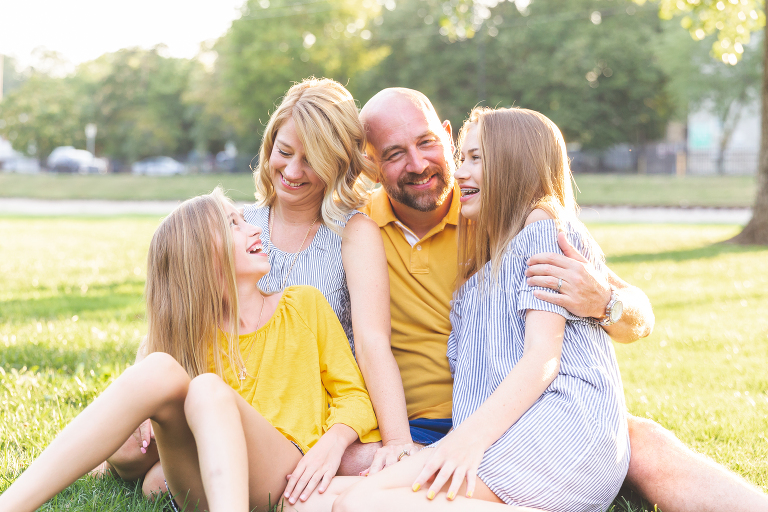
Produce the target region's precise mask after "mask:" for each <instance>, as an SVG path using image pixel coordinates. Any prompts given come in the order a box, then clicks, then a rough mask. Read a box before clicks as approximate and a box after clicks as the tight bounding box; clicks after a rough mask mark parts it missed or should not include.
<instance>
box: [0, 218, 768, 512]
mask: <svg viewBox="0 0 768 512" xmlns="http://www.w3.org/2000/svg"><path fill="white" fill-rule="evenodd" d="M158 222H159V219H154V218H148V217H133V218H131V217H123V218H110V219H76V218H69V219H68V218H29V219H24V218H10V217H6V218H0V491H2V490H4V489H5V488H6V487H7V486H8V485H9V483H10V482H11V481H13V480H14V479H15V478H16V477H17V476H18V474H19V473H20V472H21V471H22V469H23V468H24V467H26V466H27V465H28V464H29V463H30V461H31V460H32V459H34V457H36V456H37V455H38V454H39V453H40V451H41V450H42V449H43V448H44V447H45V446H46V445H47V444H48V443H49V442H50V441H51V439H52V438H53V437H54V436H55V435H56V433H57V432H58V431H59V430H60V429H62V428H63V427H64V425H66V424H67V422H68V421H70V420H71V419H72V418H73V417H74V415H76V414H77V413H78V412H79V411H80V410H82V408H83V407H84V406H85V405H86V404H87V403H89V402H90V401H92V400H93V398H94V397H95V396H96V395H97V394H98V393H99V392H100V391H101V390H103V389H104V388H105V387H106V386H107V385H108V384H109V383H110V382H111V381H112V380H113V379H115V378H116V377H117V376H118V375H119V374H120V372H122V371H123V370H124V369H125V368H126V366H127V365H128V364H130V363H131V361H132V360H133V357H134V353H135V350H136V347H137V343H138V341H139V339H140V337H141V336H142V334H143V333H144V331H145V322H144V318H143V303H142V292H143V283H144V279H145V273H146V263H145V260H146V251H147V247H148V244H149V240H150V237H151V235H152V232H153V231H154V229H155V227H156V226H157V224H158ZM590 227H591V230H592V232H593V234H594V235H595V237H596V238H597V240H598V241H599V242H600V243H601V245H602V247H603V249H604V250H605V252H606V254H608V255H609V264H610V265H611V267H612V268H613V269H614V270H615V271H616V272H617V273H618V274H619V275H621V276H622V277H624V278H626V279H627V280H628V281H630V282H632V283H635V284H637V285H639V286H640V287H642V288H643V289H644V290H645V291H646V292H647V294H648V295H649V297H650V298H651V301H652V302H653V304H654V307H655V312H656V329H655V331H654V333H653V334H652V335H651V336H650V337H649V338H648V339H646V340H642V341H640V342H637V343H635V344H632V345H626V346H625V345H617V346H616V353H617V356H618V358H619V363H620V366H621V370H622V376H623V378H624V387H625V395H626V398H627V405H628V407H629V410H630V411H631V412H632V413H633V414H635V415H638V416H642V417H649V418H652V419H654V420H655V421H657V422H659V423H660V424H661V425H663V426H664V427H666V428H669V429H671V430H672V431H673V432H675V434H677V435H678V436H679V437H680V438H681V439H682V440H683V441H684V442H685V443H686V444H687V445H689V446H691V447H693V448H694V449H696V450H698V451H700V452H702V453H704V454H706V455H708V456H710V457H712V458H713V459H714V460H716V461H717V462H719V463H721V464H724V465H725V466H727V467H729V468H731V469H733V470H734V471H736V472H737V473H739V474H742V475H744V477H745V478H747V479H748V480H749V481H751V482H753V483H755V484H756V485H758V486H760V487H762V488H763V489H764V490H768V440H767V439H766V435H768V432H766V425H768V373H766V370H765V368H766V365H767V364H768V318H767V317H766V315H765V313H764V312H765V311H766V310H768V272H767V271H766V265H765V262H766V261H767V259H768V248H756V247H734V246H729V245H718V244H717V242H718V241H721V240H725V239H728V238H730V237H731V236H733V235H734V234H735V233H736V232H737V230H738V227H735V226H725V227H723V226H716V227H710V226H657V225H654V226H645V225H633V226H617V225H594V226H590ZM160 508H161V507H160V506H159V505H155V504H152V503H150V502H148V501H145V500H144V499H143V498H141V496H140V493H139V492H136V490H135V487H134V486H133V485H132V484H123V483H118V482H116V481H114V480H106V481H96V480H93V479H90V478H85V479H81V480H79V481H78V482H77V483H76V484H75V485H73V486H72V487H70V488H69V489H68V490H67V491H66V492H64V493H62V494H60V495H59V496H58V497H56V498H55V499H54V500H52V501H51V502H49V503H48V504H47V505H46V507H44V508H43V510H65V509H66V510H121V511H122V510H134V511H149V510H160ZM644 510H653V507H650V508H646V507H643V506H642V505H641V504H639V502H637V501H632V502H631V503H629V504H627V503H625V502H624V501H622V500H621V498H620V499H619V500H617V503H616V507H615V511H614V512H640V511H644Z"/></svg>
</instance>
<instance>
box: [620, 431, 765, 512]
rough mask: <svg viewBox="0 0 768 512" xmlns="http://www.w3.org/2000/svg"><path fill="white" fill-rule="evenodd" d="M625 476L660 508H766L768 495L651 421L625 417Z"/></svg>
mask: <svg viewBox="0 0 768 512" xmlns="http://www.w3.org/2000/svg"><path fill="white" fill-rule="evenodd" d="M627 421H628V424H629V440H630V444H631V447H632V456H631V458H630V461H629V473H628V474H627V481H628V482H629V484H630V485H632V486H633V487H634V488H635V489H637V490H638V491H639V492H640V493H641V494H642V495H643V496H644V497H645V498H646V499H647V500H648V501H650V502H651V503H653V504H656V505H658V506H659V508H660V509H661V510H663V511H664V512H716V511H721V510H729V511H731V512H741V511H743V512H748V511H749V512H752V511H755V510H768V496H767V495H766V494H764V493H762V492H761V491H760V490H759V489H758V488H756V487H755V486H753V485H751V484H750V483H748V482H747V481H746V480H744V479H743V478H741V477H740V476H738V475H736V474H735V473H732V472H731V471H729V470H727V469H726V468H724V467H723V466H721V465H719V464H716V463H715V462H714V461H712V460H710V459H708V458H706V457H704V456H703V455H700V454H698V453H695V452H693V451H692V450H690V449H689V448H688V447H686V446H685V445H684V444H683V443H681V442H680V441H679V440H678V439H677V438H676V437H675V436H674V435H673V434H672V433H671V432H669V431H668V430H666V429H664V428H662V427H661V426H660V425H658V424H657V423H654V422H653V421H650V420H646V419H641V418H635V417H632V416H630V417H628V418H627Z"/></svg>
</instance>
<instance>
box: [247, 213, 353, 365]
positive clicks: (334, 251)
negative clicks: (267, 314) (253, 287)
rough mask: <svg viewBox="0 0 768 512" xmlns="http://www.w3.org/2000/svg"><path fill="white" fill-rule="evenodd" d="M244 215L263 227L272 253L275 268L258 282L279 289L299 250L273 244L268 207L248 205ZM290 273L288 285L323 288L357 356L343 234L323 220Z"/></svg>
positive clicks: (266, 245) (270, 289) (267, 288)
mask: <svg viewBox="0 0 768 512" xmlns="http://www.w3.org/2000/svg"><path fill="white" fill-rule="evenodd" d="M358 213H359V214H360V215H363V214H362V213H360V212H358V211H357V210H355V211H353V212H351V213H350V214H349V215H348V216H347V218H346V222H349V219H351V218H352V216H353V215H355V214H358ZM243 215H244V216H245V221H246V222H248V223H249V224H253V225H254V226H258V227H260V228H261V229H262V231H261V242H262V244H263V245H264V249H265V250H266V251H267V252H268V254H269V264H270V265H271V267H272V268H271V269H270V270H269V274H267V275H266V276H264V277H262V278H261V280H260V281H259V287H260V288H261V289H262V290H264V291H265V292H277V291H280V285H281V284H282V283H283V280H284V279H285V274H286V273H287V272H288V270H289V269H290V268H291V263H293V259H294V257H296V253H290V252H284V251H281V250H280V249H278V248H277V247H275V246H274V245H272V241H271V240H270V233H269V207H268V206H258V205H255V204H253V205H248V206H246V207H245V210H244V212H243ZM344 225H346V223H345V224H344ZM342 227H343V226H342ZM290 272H291V273H290V275H289V276H288V280H287V281H286V283H285V288H288V287H289V286H294V285H302V284H304V285H309V286H314V287H315V288H317V289H318V290H320V292H321V293H322V294H323V295H324V296H325V300H327V301H328V303H329V304H330V305H331V308H333V311H334V312H335V313H336V316H337V317H339V322H340V323H341V326H342V327H343V328H344V333H345V334H346V335H347V338H348V339H349V346H350V348H351V349H352V355H354V354H355V340H354V337H353V335H352V312H351V309H350V301H349V289H348V288H347V274H346V273H345V272H344V265H343V264H342V261H341V237H340V236H339V235H337V234H336V233H334V232H333V231H331V230H330V229H329V228H328V226H326V225H325V224H323V223H321V224H320V228H319V229H318V230H317V233H316V234H315V237H314V238H313V239H312V242H311V243H310V244H309V247H307V248H306V249H304V250H303V251H301V252H300V253H299V255H298V257H296V263H295V264H294V265H293V270H291V271H290Z"/></svg>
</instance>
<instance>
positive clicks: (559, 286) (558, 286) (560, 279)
mask: <svg viewBox="0 0 768 512" xmlns="http://www.w3.org/2000/svg"><path fill="white" fill-rule="evenodd" d="M562 286H563V278H562V277H561V278H559V279H558V280H557V289H556V290H555V291H556V292H557V293H560V288H561V287H562Z"/></svg>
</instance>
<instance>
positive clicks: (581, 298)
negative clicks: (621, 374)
mask: <svg viewBox="0 0 768 512" xmlns="http://www.w3.org/2000/svg"><path fill="white" fill-rule="evenodd" d="M557 241H558V244H559V245H560V249H561V250H562V251H563V254H564V255H565V256H563V255H560V254H554V253H543V254H537V255H535V256H533V257H531V258H530V259H529V260H528V270H526V272H525V275H526V276H527V277H528V279H529V281H528V282H529V284H530V286H541V287H545V288H550V289H553V290H557V288H558V283H559V280H560V279H562V285H561V286H560V293H559V294H556V293H548V292H546V291H541V290H537V291H535V292H534V295H535V296H536V298H538V299H541V300H545V301H547V302H551V303H552V304H557V305H559V306H563V307H564V308H565V309H567V310H568V311H570V312H571V313H573V314H574V315H577V316H582V317H594V318H602V317H604V316H605V308H606V306H607V305H608V302H609V301H610V298H611V287H610V285H613V286H614V287H615V288H616V290H617V291H618V292H619V296H620V297H621V301H622V303H623V304H624V313H623V314H622V316H621V319H620V320H619V321H618V322H616V323H615V324H613V325H610V326H608V327H604V329H605V332H607V333H608V335H609V336H610V337H611V338H612V339H613V340H614V341H617V342H619V343H632V342H633V341H637V340H639V339H640V338H644V337H646V336H648V335H649V334H651V331H653V325H654V323H655V317H654V315H653V308H652V307H651V302H650V301H649V300H648V297H647V296H646V295H645V293H643V291H642V290H641V289H640V288H637V287H636V286H632V285H630V284H629V283H627V282H625V281H624V280H622V279H621V278H619V276H617V275H616V274H615V273H614V272H613V271H612V270H611V269H608V276H607V279H606V278H605V277H603V276H602V275H600V274H599V273H598V272H596V271H595V269H594V267H593V266H592V265H591V264H590V263H589V262H587V260H585V259H584V257H583V256H582V255H581V254H580V253H579V252H578V251H577V250H576V249H574V248H573V247H572V246H571V244H569V243H568V240H567V239H566V237H565V235H564V234H563V233H561V234H560V235H559V236H558V237H557Z"/></svg>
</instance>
